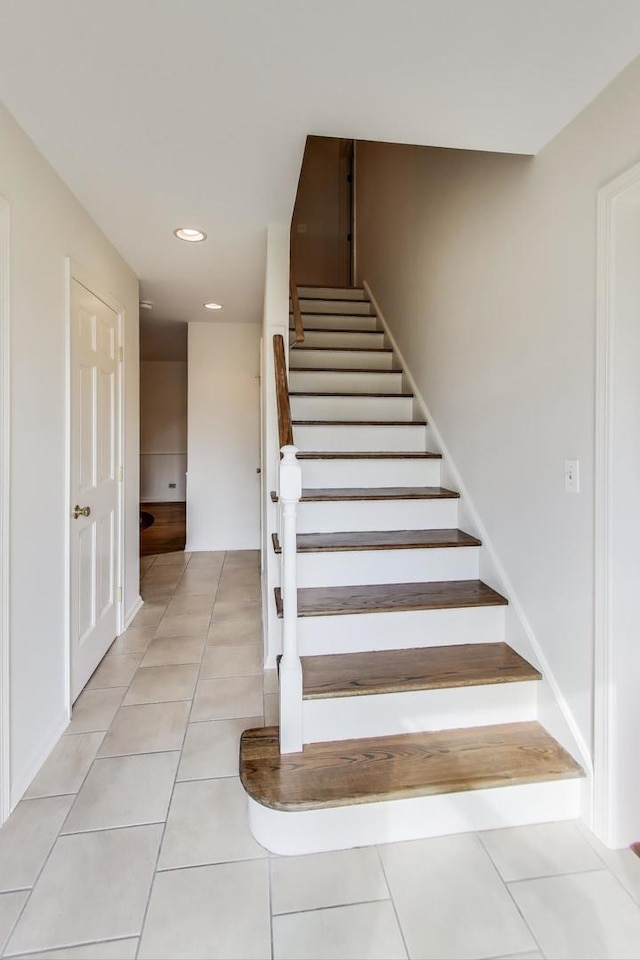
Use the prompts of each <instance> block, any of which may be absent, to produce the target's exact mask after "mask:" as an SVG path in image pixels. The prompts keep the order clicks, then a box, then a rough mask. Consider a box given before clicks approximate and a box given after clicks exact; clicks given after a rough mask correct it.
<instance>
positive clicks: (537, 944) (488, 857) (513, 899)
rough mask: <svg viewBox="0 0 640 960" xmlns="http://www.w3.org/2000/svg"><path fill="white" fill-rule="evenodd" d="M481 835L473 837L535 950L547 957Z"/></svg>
mask: <svg viewBox="0 0 640 960" xmlns="http://www.w3.org/2000/svg"><path fill="white" fill-rule="evenodd" d="M480 833H481V831H475V832H474V833H473V834H472V836H473V837H475V839H476V841H477V843H478V845H479V847H480V849H481V850H482V851H483V852H484V853H485V855H486V857H487V860H488V861H489V864H490V866H491V868H492V869H493V871H494V873H495V874H496V876H497V878H498V880H499V881H500V883H501V884H502V886H503V887H504V889H505V890H506V891H507V896H508V897H509V899H510V900H511V902H512V904H513V905H514V907H515V908H516V910H517V912H518V915H519V916H520V917H521V919H522V922H523V923H524V925H525V927H526V928H527V930H528V931H529V934H530V935H531V939H532V940H533V942H534V944H535V949H536V950H538V952H539V953H541V954H542V956H543V957H544V956H545V952H544V950H543V949H542V947H541V946H540V944H539V942H538V938H537V937H536V935H535V933H534V932H533V930H532V929H531V924H530V923H529V921H528V920H527V918H526V917H525V915H524V913H523V912H522V910H521V909H520V905H519V904H518V903H516V899H515V897H514V896H513V893H512V892H511V890H510V888H509V884H508V883H507V881H506V880H503V878H502V875H501V873H500V871H499V870H498V866H497V864H496V863H495V862H494V860H493V857H492V856H491V853H490V851H489V850H488V849H487V847H485V845H484V843H483V842H482V837H481V836H480ZM526 952H527V951H526V950H523V951H522V953H526Z"/></svg>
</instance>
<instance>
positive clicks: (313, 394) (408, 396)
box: [289, 390, 413, 400]
mask: <svg viewBox="0 0 640 960" xmlns="http://www.w3.org/2000/svg"><path fill="white" fill-rule="evenodd" d="M289 396H290V397H349V398H353V397H384V398H385V399H386V400H388V399H389V397H391V399H392V400H396V399H405V400H407V399H411V400H412V399H413V394H412V393H344V392H340V393H327V392H326V391H322V390H321V391H319V392H318V391H315V392H314V391H309V390H290V391H289Z"/></svg>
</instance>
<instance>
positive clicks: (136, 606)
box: [123, 597, 144, 630]
mask: <svg viewBox="0 0 640 960" xmlns="http://www.w3.org/2000/svg"><path fill="white" fill-rule="evenodd" d="M143 606H144V600H143V599H142V597H138V598H137V599H136V600H134V602H133V605H132V606H131V607H130V608H129V610H128V611H127V613H125V615H124V624H123V628H124V630H126V629H127V627H128V626H129V625H130V624H131V621H132V620H133V618H134V617H135V615H136V613H138V611H139V610H142V608H143Z"/></svg>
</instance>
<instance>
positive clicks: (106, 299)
mask: <svg viewBox="0 0 640 960" xmlns="http://www.w3.org/2000/svg"><path fill="white" fill-rule="evenodd" d="M73 280H76V281H77V282H78V283H79V284H80V285H81V286H83V287H84V288H85V289H86V290H88V291H89V293H91V294H93V296H94V297H97V298H98V300H101V301H102V302H103V303H104V304H105V305H106V306H107V307H109V309H110V310H113V312H114V313H115V314H117V316H118V325H117V330H118V335H117V340H118V342H117V344H116V350H117V351H118V363H117V365H116V369H117V375H116V404H117V415H116V429H117V433H118V436H117V440H116V458H117V463H118V467H117V469H118V498H117V503H116V510H117V514H118V515H117V517H116V537H117V545H116V591H117V602H116V630H117V634H116V635H119V634H121V633H122V632H123V630H124V618H125V613H124V572H125V557H124V548H125V530H124V470H125V461H124V454H125V419H124V411H125V361H126V358H125V355H124V317H125V314H124V307H123V306H122V304H121V303H120V302H119V301H118V300H116V298H115V297H114V296H112V295H111V294H110V293H109V292H107V291H105V290H104V288H103V286H102V284H101V282H100V281H99V280H98V279H97V278H96V277H93V276H92V275H91V274H90V273H87V271H86V270H85V269H84V267H82V266H80V264H79V263H76V261H75V260H73V259H72V258H71V257H67V258H66V322H65V355H66V363H65V368H66V369H65V437H66V450H65V484H64V486H65V493H64V496H65V501H64V513H65V516H66V517H67V522H66V524H65V533H64V537H65V540H64V568H65V616H64V619H65V636H66V638H67V642H66V644H65V647H66V649H65V700H66V702H67V706H68V710H69V718H71V708H72V706H73V703H72V693H71V649H72V643H73V638H72V636H71V373H72V371H71V284H72V281H73Z"/></svg>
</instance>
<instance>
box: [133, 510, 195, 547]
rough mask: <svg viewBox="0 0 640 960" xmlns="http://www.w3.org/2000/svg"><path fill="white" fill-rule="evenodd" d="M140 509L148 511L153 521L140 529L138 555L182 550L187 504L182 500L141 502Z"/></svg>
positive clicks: (185, 534) (185, 532)
mask: <svg viewBox="0 0 640 960" xmlns="http://www.w3.org/2000/svg"><path fill="white" fill-rule="evenodd" d="M140 510H141V511H144V512H145V513H150V514H152V516H153V517H154V522H153V523H152V524H151V526H150V527H147V529H146V530H142V529H141V530H140V556H141V557H148V556H151V555H152V554H157V553H175V552H177V551H179V550H184V548H185V544H186V539H187V505H186V503H184V502H178V503H176V502H175V501H174V502H172V503H141V504H140Z"/></svg>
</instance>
